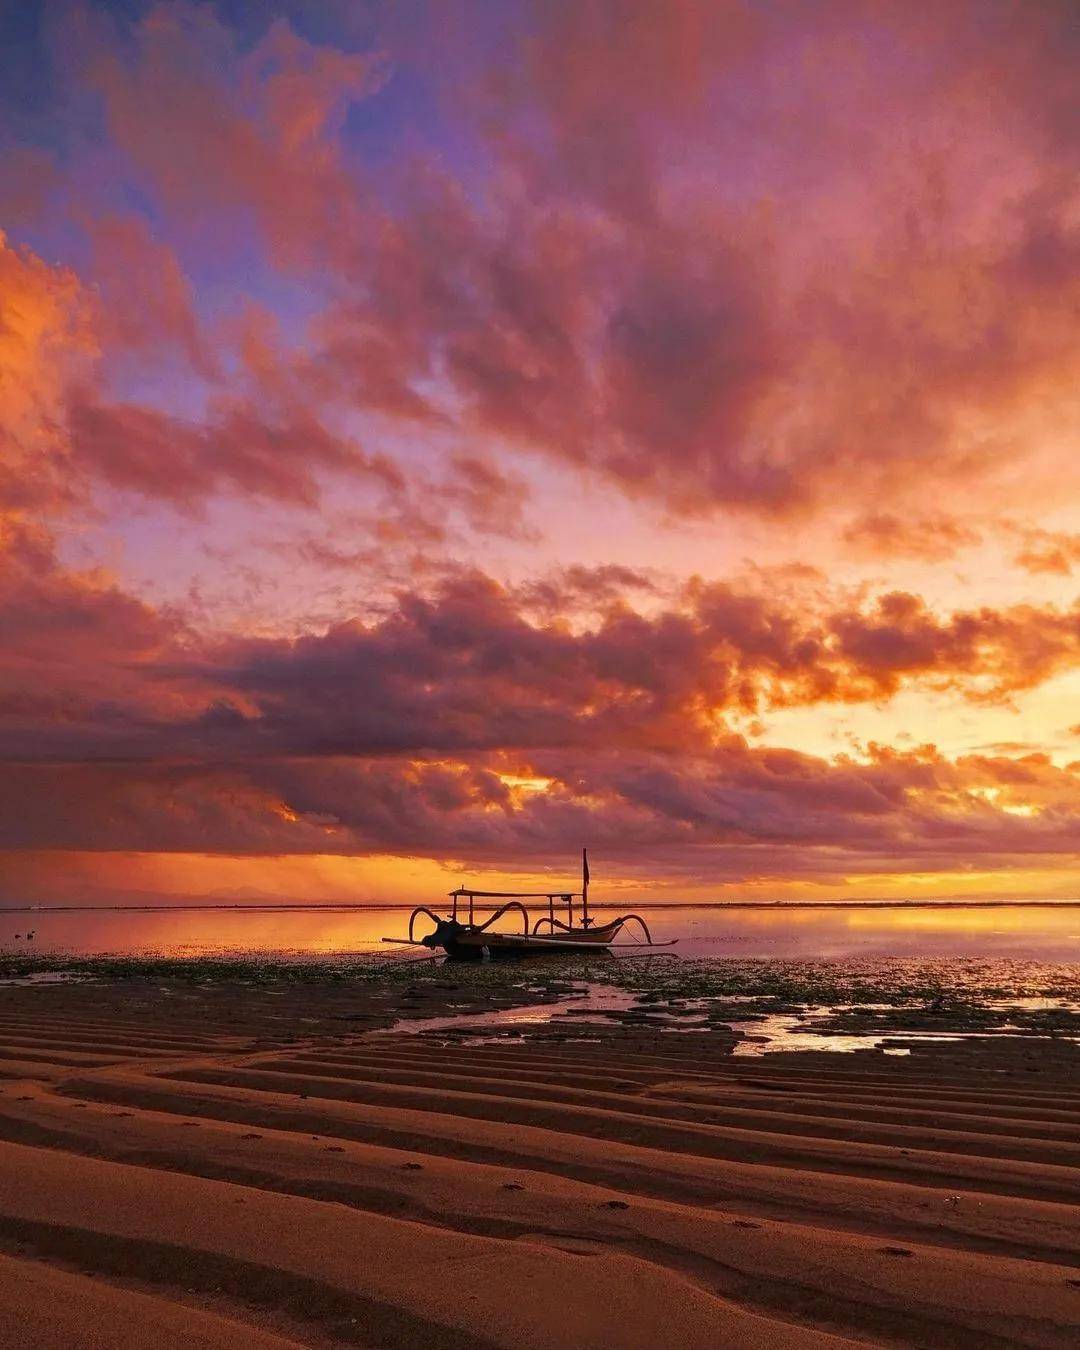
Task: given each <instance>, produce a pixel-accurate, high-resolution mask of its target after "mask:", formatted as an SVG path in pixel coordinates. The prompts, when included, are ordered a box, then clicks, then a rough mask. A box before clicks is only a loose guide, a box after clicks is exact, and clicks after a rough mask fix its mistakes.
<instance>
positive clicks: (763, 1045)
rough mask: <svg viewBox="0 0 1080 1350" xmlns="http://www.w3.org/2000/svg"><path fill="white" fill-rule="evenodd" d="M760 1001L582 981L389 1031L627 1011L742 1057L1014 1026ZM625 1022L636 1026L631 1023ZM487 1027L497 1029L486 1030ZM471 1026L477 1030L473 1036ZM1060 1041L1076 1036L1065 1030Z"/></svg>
mask: <svg viewBox="0 0 1080 1350" xmlns="http://www.w3.org/2000/svg"><path fill="white" fill-rule="evenodd" d="M529 992H532V991H531V990H530V991H529ZM761 1001H762V1000H761V999H760V998H755V997H752V996H748V995H741V994H731V995H720V996H712V997H707V998H683V999H677V1000H675V1001H674V1002H672V1003H663V1002H658V1001H656V1000H655V999H649V998H645V999H642V998H641V997H640V996H639V995H637V994H633V993H630V992H628V991H627V990H624V989H616V988H614V987H612V986H610V985H598V984H583V985H581V987H580V990H579V991H578V992H575V993H573V994H569V995H566V996H565V997H563V998H559V999H553V1000H551V1001H549V1002H547V1003H529V1004H522V1005H519V1006H518V1007H516V1008H497V1009H493V1010H492V1011H491V1012H481V1013H475V1012H473V1013H469V1012H462V1013H456V1014H447V1015H444V1016H442V1017H420V1018H415V1017H414V1018H399V1019H398V1020H397V1021H396V1022H395V1023H394V1024H393V1025H392V1026H391V1027H389V1028H388V1029H387V1030H388V1031H389V1032H407V1033H409V1034H410V1035H420V1034H423V1033H433V1034H435V1035H437V1034H438V1033H439V1032H440V1031H444V1032H452V1033H453V1039H454V1041H455V1042H456V1043H457V1044H460V1045H489V1044H493V1043H494V1044H498V1043H502V1042H504V1041H505V1040H506V1033H507V1032H512V1031H513V1029H514V1028H521V1029H523V1030H524V1029H525V1028H528V1027H537V1026H543V1025H551V1024H557V1025H559V1026H561V1027H563V1028H564V1029H565V1030H566V1031H568V1032H570V1031H572V1030H573V1029H574V1028H577V1027H578V1026H580V1027H581V1031H582V1035H580V1036H574V1035H568V1036H566V1037H565V1039H566V1040H568V1041H596V1040H597V1039H598V1038H597V1037H596V1036H595V1035H590V1034H589V1031H590V1030H591V1029H592V1028H594V1027H595V1026H596V1025H597V1024H601V1025H603V1024H606V1025H608V1026H611V1025H612V1024H614V1023H622V1024H623V1025H626V1017H625V1014H627V1013H642V1014H646V1015H647V1017H648V1021H647V1025H648V1026H649V1027H650V1028H651V1029H653V1030H656V1031H660V1032H663V1033H667V1034H683V1035H691V1034H694V1033H698V1034H702V1033H707V1032H709V1031H713V1030H721V1029H723V1028H725V1027H730V1028H731V1030H732V1031H734V1032H735V1033H736V1034H737V1035H738V1036H739V1037H740V1039H739V1040H737V1041H736V1043H735V1045H734V1047H733V1050H732V1053H733V1054H735V1055H740V1056H760V1055H768V1054H776V1053H778V1052H781V1051H789V1052H790V1051H796V1050H800V1051H805V1050H812V1051H819V1052H820V1051H830V1052H833V1053H836V1052H839V1053H841V1054H854V1053H855V1052H857V1051H867V1050H877V1051H879V1052H880V1053H881V1054H884V1055H897V1056H903V1055H910V1054H911V1050H910V1048H909V1046H908V1045H907V1044H898V1043H897V1042H900V1041H903V1042H911V1041H926V1042H945V1041H963V1040H966V1039H968V1038H970V1037H979V1038H986V1037H992V1036H998V1035H1002V1034H1004V1035H1009V1034H1010V1032H1015V1031H1016V1030H1018V1029H1017V1028H1015V1027H1012V1026H1011V1025H1004V1026H1000V1027H998V1028H997V1029H996V1030H991V1031H980V1030H975V1029H967V1028H965V1029H950V1030H942V1031H936V1030H925V1029H908V1028H903V1029H900V1028H889V1029H885V1028H879V1029H875V1030H872V1031H871V1030H867V1031H860V1032H845V1031H836V1030H834V1029H831V1028H829V1027H827V1026H825V1025H823V1024H825V1023H827V1022H829V1021H830V1020H831V1019H832V1018H834V1017H835V1016H836V1014H837V1013H838V1012H841V1011H845V1010H853V1008H854V1005H838V1004H835V1003H834V1004H820V1005H813V1004H811V1005H807V1006H805V1007H803V1008H801V1009H800V1010H799V1011H798V1012H797V1013H793V1012H791V1011H786V1012H775V1013H770V1012H762V1013H758V1014H756V1015H754V1016H753V1017H752V1018H748V1017H745V1016H742V1017H740V1016H739V1011H740V1010H739V1005H740V1004H744V1003H758V1004H760V1002H761ZM988 1006H996V1005H995V1004H990V1005H988ZM1000 1006H1001V1007H1002V1008H1014V1007H1015V1008H1020V1007H1028V1008H1031V1009H1042V1008H1057V1007H1059V1006H1061V1007H1067V1006H1069V1004H1068V1002H1067V1001H1066V1000H1058V999H1034V998H1032V999H1023V998H1021V999H1011V1000H1007V1001H1006V1000H1002V1001H1001V1004H1000ZM726 1008H730V1010H731V1012H732V1014H733V1016H732V1017H731V1018H730V1020H729V1019H727V1018H724V1019H723V1020H719V1019H717V1017H716V1013H717V1011H718V1010H721V1009H726ZM859 1010H860V1011H864V1012H870V1011H877V1012H892V1011H897V1010H899V1009H898V1008H897V1005H894V1004H890V1003H875V1004H863V1005H860V1006H859ZM710 1014H711V1016H710ZM630 1025H638V1024H637V1023H636V1022H631V1023H630ZM485 1031H488V1032H499V1033H502V1034H488V1035H485V1034H484V1032H485ZM473 1032H476V1033H478V1034H471V1033H473ZM373 1034H374V1035H385V1034H387V1033H386V1032H375V1033H373ZM1026 1039H1040V1037H1038V1036H1037V1035H1035V1036H1032V1035H1030V1034H1029V1035H1028V1037H1027V1038H1026ZM1062 1039H1073V1040H1075V1039H1077V1038H1076V1037H1067V1036H1066V1037H1063V1038H1062Z"/></svg>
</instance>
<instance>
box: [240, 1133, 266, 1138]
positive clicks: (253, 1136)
mask: <svg viewBox="0 0 1080 1350" xmlns="http://www.w3.org/2000/svg"><path fill="white" fill-rule="evenodd" d="M240 1138H241V1139H261V1138H262V1135H261V1134H242V1135H241V1136H240Z"/></svg>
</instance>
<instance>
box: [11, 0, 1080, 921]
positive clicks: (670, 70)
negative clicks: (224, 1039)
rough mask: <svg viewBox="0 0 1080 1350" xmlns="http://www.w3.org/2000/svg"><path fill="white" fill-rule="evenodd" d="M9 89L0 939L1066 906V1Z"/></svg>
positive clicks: (1074, 429) (730, 17) (447, 25)
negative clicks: (1034, 902) (69, 922)
mask: <svg viewBox="0 0 1080 1350" xmlns="http://www.w3.org/2000/svg"><path fill="white" fill-rule="evenodd" d="M0 51H2V55H0V229H2V231H3V234H2V236H0V759H2V764H0V850H2V851H0V903H7V904H12V903H18V902H21V901H32V902H44V903H59V902H63V901H73V902H76V903H104V902H108V901H111V900H120V901H125V900H143V899H152V898H166V899H171V898H181V897H200V898H201V897H213V898H231V897H236V898H240V899H253V898H257V897H263V896H266V897H278V898H298V899H304V900H323V899H337V898H341V899H365V898H374V899H382V900H387V899H406V900H412V899H414V898H420V897H431V896H434V895H437V894H438V893H439V892H442V891H445V890H448V889H450V887H451V886H452V885H453V884H455V882H456V881H457V879H458V878H459V877H460V876H462V875H470V876H482V877H484V878H485V879H486V880H488V881H489V882H493V883H494V882H498V881H500V880H503V881H506V882H507V883H508V884H515V885H516V884H519V883H521V882H523V881H526V880H530V881H531V880H532V879H534V878H544V877H556V878H560V879H561V878H563V877H566V876H572V875H573V874H574V871H575V868H576V866H577V856H578V853H579V850H580V848H581V846H582V845H583V844H587V845H589V847H590V857H591V859H592V864H593V877H594V882H595V891H596V896H597V898H598V899H601V898H603V896H605V895H611V896H620V897H622V896H635V897H637V896H646V895H652V896H654V897H655V898H657V899H660V900H674V899H679V898H697V899H705V898H714V899H736V898H743V897H747V898H755V899H803V900H805V899H815V898H819V899H823V900H832V899H844V898H856V897H862V896H881V897H890V898H930V897H935V896H950V897H951V896H1013V895H1016V896H1048V897H1065V896H1069V897H1072V896H1077V895H1078V894H1080V602H1078V598H1077V595H1078V578H1080V98H1078V94H1077V90H1078V88H1080V10H1078V7H1077V5H1076V3H1075V0H933V3H926V4H922V3H911V2H910V0H897V2H896V3H892V2H890V0H877V2H875V0H821V2H820V3H814V4H808V3H805V0H610V2H608V0H603V2H595V3H594V2H593V0H531V2H530V0H431V2H430V3H426V4H425V3H422V0H397V3H393V2H392V0H385V2H384V0H370V2H366V0H295V3H288V2H287V0H284V2H282V3H271V2H270V0H268V3H266V4H250V3H241V0H219V3H205V4H187V3H182V2H181V3H169V4H167V5H160V6H156V5H152V4H144V3H140V0H117V3H111V4H106V3H83V4H77V3H65V2H63V0H61V2H59V3H49V2H48V0H44V2H43V3H34V0H8V3H5V4H2V5H0Z"/></svg>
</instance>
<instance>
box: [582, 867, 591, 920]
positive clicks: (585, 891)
mask: <svg viewBox="0 0 1080 1350" xmlns="http://www.w3.org/2000/svg"><path fill="white" fill-rule="evenodd" d="M591 923H592V919H590V918H589V850H588V849H586V848H583V849H582V850H581V926H582V927H583V928H588V927H589V926H590V924H591Z"/></svg>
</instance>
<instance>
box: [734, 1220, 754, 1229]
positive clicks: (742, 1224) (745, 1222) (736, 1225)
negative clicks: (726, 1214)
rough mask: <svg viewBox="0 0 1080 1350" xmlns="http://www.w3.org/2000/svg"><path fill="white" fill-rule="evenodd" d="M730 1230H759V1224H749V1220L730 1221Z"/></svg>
mask: <svg viewBox="0 0 1080 1350" xmlns="http://www.w3.org/2000/svg"><path fill="white" fill-rule="evenodd" d="M731 1226H732V1228H760V1227H761V1224H759V1223H751V1222H750V1220H749V1219H732V1221H731Z"/></svg>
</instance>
